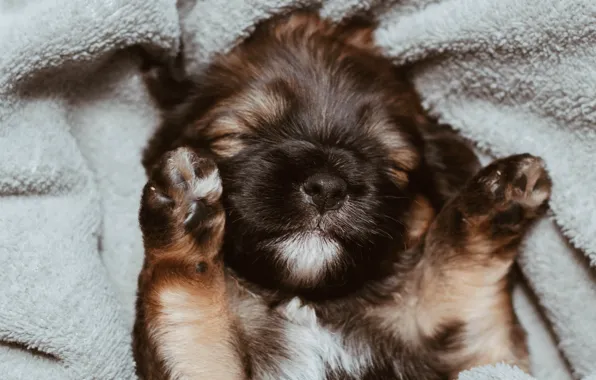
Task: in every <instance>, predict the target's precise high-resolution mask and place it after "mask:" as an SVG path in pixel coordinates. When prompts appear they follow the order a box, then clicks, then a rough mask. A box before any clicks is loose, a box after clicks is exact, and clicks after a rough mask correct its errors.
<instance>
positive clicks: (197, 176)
mask: <svg viewBox="0 0 596 380" xmlns="http://www.w3.org/2000/svg"><path fill="white" fill-rule="evenodd" d="M221 192H222V188H221V182H220V178H219V174H218V170H217V167H216V165H215V163H214V162H213V161H211V160H207V159H202V158H199V157H197V156H196V155H195V154H194V153H193V152H192V151H191V150H189V149H186V148H179V149H177V150H175V151H172V152H169V153H167V154H166V155H165V156H164V157H163V158H162V160H161V161H160V162H159V163H158V164H157V165H156V167H155V168H154V169H153V171H152V173H151V176H150V179H149V182H148V183H147V185H146V186H145V188H144V189H143V198H142V201H141V210H140V215H139V219H140V223H141V229H142V231H143V240H144V245H145V262H144V265H143V269H142V271H141V273H140V275H139V291H138V298H137V319H136V322H135V327H134V336H133V340H134V355H135V360H136V362H137V369H138V373H139V375H140V376H141V377H142V378H144V379H146V380H150V379H221V380H239V379H244V375H243V368H242V365H241V360H240V355H239V348H238V344H237V338H238V337H237V336H236V335H235V334H234V323H233V318H232V316H231V314H230V312H229V307H228V299H227V297H226V284H225V277H224V270H223V263H222V257H221V255H220V249H221V245H222V239H223V234H224V223H225V214H224V211H223V208H222V205H221V203H220V196H221Z"/></svg>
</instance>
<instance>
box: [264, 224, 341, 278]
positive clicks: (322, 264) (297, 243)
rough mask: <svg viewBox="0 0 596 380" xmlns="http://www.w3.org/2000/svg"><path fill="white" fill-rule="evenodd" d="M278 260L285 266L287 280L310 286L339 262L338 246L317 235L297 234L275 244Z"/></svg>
mask: <svg viewBox="0 0 596 380" xmlns="http://www.w3.org/2000/svg"><path fill="white" fill-rule="evenodd" d="M275 248H276V250H277V255H278V259H279V260H280V261H281V262H283V263H285V264H286V267H287V274H288V276H289V278H288V280H290V281H291V282H293V283H295V284H312V283H314V282H317V281H319V280H321V279H322V277H323V276H324V275H325V272H326V271H327V269H328V268H329V267H332V266H333V265H334V264H335V263H337V261H338V260H339V256H340V249H341V248H340V246H339V245H338V244H337V243H336V242H335V241H333V240H331V239H329V238H326V237H325V236H322V235H320V234H318V233H308V234H297V235H294V236H291V237H289V238H287V239H285V240H281V241H279V242H277V243H276V244H275Z"/></svg>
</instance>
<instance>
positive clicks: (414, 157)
mask: <svg viewBox="0 0 596 380" xmlns="http://www.w3.org/2000/svg"><path fill="white" fill-rule="evenodd" d="M389 155H390V157H391V160H392V161H393V162H395V165H396V166H397V167H398V168H400V169H402V170H403V171H411V170H414V169H416V167H418V165H419V164H420V155H419V154H418V152H416V151H415V150H413V149H411V148H409V147H401V148H398V149H393V150H392V151H391V152H390V153H389Z"/></svg>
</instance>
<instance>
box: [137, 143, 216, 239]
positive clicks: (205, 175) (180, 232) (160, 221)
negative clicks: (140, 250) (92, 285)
mask: <svg viewBox="0 0 596 380" xmlns="http://www.w3.org/2000/svg"><path fill="white" fill-rule="evenodd" d="M221 193H222V187H221V181H220V177H219V171H218V169H217V166H216V164H215V162H213V161H212V160H210V159H207V158H201V157H198V156H197V155H196V154H195V153H194V152H193V151H192V150H191V149H189V148H178V149H176V150H174V151H170V152H168V153H166V154H165V155H164V156H163V157H162V158H161V160H160V161H159V162H158V164H157V165H155V167H154V168H153V169H152V171H151V174H150V178H149V181H148V182H147V184H146V185H145V187H144V189H143V198H142V201H141V211H140V216H139V220H140V223H141V229H142V231H143V235H144V239H145V242H146V243H147V242H149V243H150V244H151V245H153V246H156V245H157V246H166V245H169V244H172V243H174V242H175V241H176V240H179V239H182V238H183V237H185V236H188V235H190V236H192V237H193V238H194V239H197V240H201V239H203V238H207V239H209V238H212V235H213V234H215V233H217V234H219V233H221V230H222V229H223V223H224V219H225V217H224V213H223V208H222V206H221V201H220V197H221Z"/></svg>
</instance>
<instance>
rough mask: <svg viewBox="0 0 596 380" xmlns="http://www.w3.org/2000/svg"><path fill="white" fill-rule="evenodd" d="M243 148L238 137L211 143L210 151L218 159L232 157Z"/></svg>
mask: <svg viewBox="0 0 596 380" xmlns="http://www.w3.org/2000/svg"><path fill="white" fill-rule="evenodd" d="M243 148H244V143H243V142H242V139H241V138H239V137H238V136H229V137H222V138H219V139H217V140H215V141H213V142H212V143H211V150H212V151H213V153H215V154H216V155H218V156H220V157H233V156H235V155H237V154H238V153H240V151H242V149H243Z"/></svg>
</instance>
